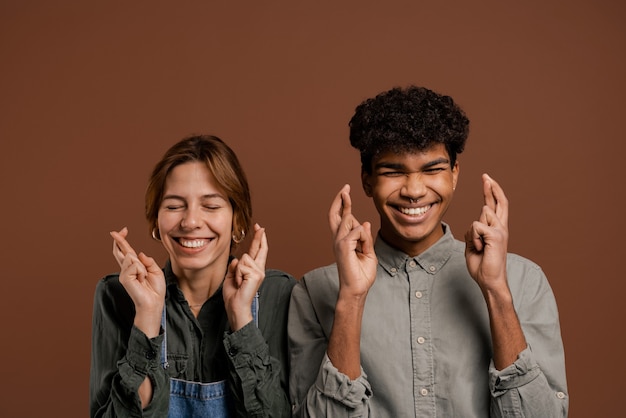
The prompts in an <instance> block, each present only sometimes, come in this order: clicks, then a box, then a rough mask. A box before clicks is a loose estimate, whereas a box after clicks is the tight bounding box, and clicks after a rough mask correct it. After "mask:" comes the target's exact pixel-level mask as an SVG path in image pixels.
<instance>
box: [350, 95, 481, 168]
mask: <svg viewBox="0 0 626 418" xmlns="http://www.w3.org/2000/svg"><path fill="white" fill-rule="evenodd" d="M349 126H350V144H351V145H352V146H353V147H354V148H356V149H358V150H359V151H360V152H361V164H362V169H363V170H365V171H366V172H368V173H369V172H370V171H371V169H372V159H373V158H375V157H377V156H378V155H380V154H381V153H384V152H388V151H392V152H396V153H405V152H414V151H423V150H425V149H427V148H429V147H430V146H432V145H433V144H435V143H441V144H443V145H444V146H445V147H446V150H447V151H448V155H449V156H450V163H451V165H454V163H455V161H456V156H457V154H460V153H461V152H463V148H464V147H465V141H466V139H467V136H468V134H469V120H468V119H467V117H466V116H465V113H464V112H463V110H462V109H461V108H460V107H459V106H457V105H456V104H455V103H454V101H453V100H452V98H451V97H449V96H444V95H441V94H438V93H435V92H434V91H432V90H429V89H427V88H424V87H416V86H409V87H406V88H399V87H396V88H393V89H391V90H388V91H385V92H383V93H380V94H379V95H377V96H376V97H373V98H370V99H367V100H365V101H364V102H362V103H361V104H360V105H359V106H357V108H356V109H355V113H354V116H353V117H352V119H351V120H350V124H349Z"/></svg>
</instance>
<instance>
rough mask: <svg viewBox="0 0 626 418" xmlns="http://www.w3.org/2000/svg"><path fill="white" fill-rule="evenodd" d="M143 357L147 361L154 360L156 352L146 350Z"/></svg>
mask: <svg viewBox="0 0 626 418" xmlns="http://www.w3.org/2000/svg"><path fill="white" fill-rule="evenodd" d="M144 355H145V356H146V358H147V359H148V360H154V358H155V357H156V351H154V350H146V352H145V353H144Z"/></svg>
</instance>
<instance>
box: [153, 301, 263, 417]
mask: <svg viewBox="0 0 626 418" xmlns="http://www.w3.org/2000/svg"><path fill="white" fill-rule="evenodd" d="M251 308H252V318H253V320H254V324H255V325H256V326H257V327H258V326H259V294H258V293H257V294H256V295H255V296H254V299H253V300H252V307H251ZM165 322H166V316H165V308H164V309H163V315H162V317H161V326H162V327H163V333H164V334H165V336H167V330H166V324H165ZM161 364H162V365H163V367H164V368H167V345H166V338H163V344H162V346H161ZM228 397H229V394H228V389H227V385H226V381H225V380H222V381H219V382H212V383H198V382H188V381H185V380H180V379H174V378H170V406H169V413H168V417H169V418H188V417H194V418H195V417H228V416H229V415H230V414H229V412H228V411H229V407H228Z"/></svg>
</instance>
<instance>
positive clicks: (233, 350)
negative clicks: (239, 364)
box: [228, 347, 237, 357]
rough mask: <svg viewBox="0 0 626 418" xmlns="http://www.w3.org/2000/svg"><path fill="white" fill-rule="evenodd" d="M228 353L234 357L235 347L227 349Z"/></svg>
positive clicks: (235, 353)
mask: <svg viewBox="0 0 626 418" xmlns="http://www.w3.org/2000/svg"><path fill="white" fill-rule="evenodd" d="M228 355H229V356H231V357H234V356H235V355H237V349H236V348H235V347H230V348H229V349H228Z"/></svg>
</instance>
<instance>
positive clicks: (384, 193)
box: [362, 144, 459, 256]
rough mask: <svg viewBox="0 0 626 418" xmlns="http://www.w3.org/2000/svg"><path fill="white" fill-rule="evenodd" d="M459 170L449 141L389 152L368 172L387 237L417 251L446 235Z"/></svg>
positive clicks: (366, 185)
mask: <svg viewBox="0 0 626 418" xmlns="http://www.w3.org/2000/svg"><path fill="white" fill-rule="evenodd" d="M458 174H459V167H458V163H455V165H454V166H453V167H450V157H449V156H448V152H447V151H446V148H445V146H444V145H443V144H435V145H433V146H432V147H430V148H428V149H426V150H424V151H416V152H413V153H402V154H398V153H394V152H387V153H384V154H381V155H380V156H379V157H377V158H375V159H374V160H373V161H372V173H371V174H367V173H365V172H364V173H363V174H362V180H363V188H364V189H365V193H366V194H367V195H368V196H369V197H371V198H372V199H373V200H374V205H375V206H376V209H377V210H378V213H379V215H380V234H381V237H382V238H383V239H384V240H385V241H386V242H387V243H388V244H390V245H391V246H393V247H395V248H397V249H399V250H401V251H403V252H405V253H406V254H408V255H410V256H416V255H418V254H420V253H422V252H424V251H425V250H426V249H428V248H429V247H430V246H431V245H433V244H434V243H435V242H437V240H438V239H439V238H441V237H442V236H443V229H442V227H441V219H442V218H443V215H444V214H445V212H446V210H447V209H448V205H449V204H450V201H451V200H452V195H453V193H454V188H455V187H456V182H457V178H458Z"/></svg>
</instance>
